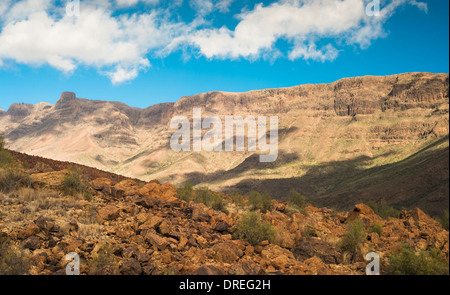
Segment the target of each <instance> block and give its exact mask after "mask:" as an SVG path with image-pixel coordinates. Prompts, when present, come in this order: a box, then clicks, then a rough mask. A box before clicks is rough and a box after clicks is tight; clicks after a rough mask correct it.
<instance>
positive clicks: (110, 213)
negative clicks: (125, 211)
mask: <svg viewBox="0 0 450 295" xmlns="http://www.w3.org/2000/svg"><path fill="white" fill-rule="evenodd" d="M119 215H120V209H119V208H117V207H116V206H114V205H108V206H106V207H103V208H101V209H99V210H98V216H99V217H100V219H101V220H103V221H110V220H115V219H117V218H118V217H119Z"/></svg>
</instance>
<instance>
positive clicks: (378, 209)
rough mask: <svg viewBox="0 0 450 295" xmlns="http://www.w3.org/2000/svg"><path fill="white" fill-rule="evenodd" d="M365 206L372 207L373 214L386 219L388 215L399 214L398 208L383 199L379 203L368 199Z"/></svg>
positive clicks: (395, 215)
mask: <svg viewBox="0 0 450 295" xmlns="http://www.w3.org/2000/svg"><path fill="white" fill-rule="evenodd" d="M367 206H369V207H370V208H372V210H373V211H374V212H375V214H377V215H378V216H380V217H381V218H383V219H388V218H389V217H393V218H398V217H399V216H400V210H398V209H396V208H395V207H393V206H390V205H389V204H387V203H386V202H385V201H381V202H380V203H379V204H376V203H374V202H372V201H369V202H367Z"/></svg>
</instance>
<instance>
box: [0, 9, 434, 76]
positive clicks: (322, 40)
mask: <svg viewBox="0 0 450 295" xmlns="http://www.w3.org/2000/svg"><path fill="white" fill-rule="evenodd" d="M139 2H141V3H146V4H149V5H151V6H149V7H151V9H146V11H145V12H136V13H135V14H132V15H129V14H128V13H124V14H120V13H119V14H117V13H115V12H116V10H115V9H116V8H117V7H132V6H133V5H136V4H138V3H139ZM233 2H234V1H233V0H190V2H189V3H190V5H191V7H193V9H195V11H196V12H197V17H196V18H195V19H194V21H192V23H189V24H188V23H185V22H183V21H182V19H181V17H180V15H177V14H176V13H175V12H173V11H172V10H171V9H169V8H168V7H166V8H165V9H164V8H162V7H160V6H158V3H159V4H161V1H160V0H110V1H101V0H83V1H81V14H80V16H79V17H71V16H68V15H67V14H65V8H64V7H57V6H56V5H55V3H56V2H55V0H21V1H11V0H0V66H1V65H2V64H4V61H6V60H8V61H14V62H16V63H21V64H26V65H37V66H40V65H45V64H47V65H50V66H52V67H54V68H56V69H58V70H60V71H62V72H65V73H69V74H70V73H72V72H73V71H75V70H76V69H77V68H78V67H79V66H88V67H93V68H96V69H97V70H98V71H99V73H101V74H103V75H105V76H107V77H109V78H110V79H111V82H112V83H113V84H120V83H123V82H126V81H129V80H133V79H135V78H136V77H137V76H138V75H139V73H141V72H143V71H147V70H148V69H149V68H150V60H149V59H151V58H152V57H155V56H158V57H164V55H167V54H170V53H171V52H173V51H175V50H178V49H188V48H193V49H194V50H195V51H196V52H198V53H199V54H201V55H203V56H205V57H207V58H209V59H213V58H218V59H238V58H246V59H249V60H255V59H259V58H263V59H269V60H271V59H272V60H273V59H275V58H278V57H280V56H287V57H288V58H289V59H290V60H297V59H304V60H313V61H318V62H326V61H333V60H335V59H336V58H337V57H338V55H339V52H340V51H341V50H344V49H345V48H343V46H346V45H358V46H360V47H361V48H363V49H364V48H367V47H368V46H370V45H371V43H372V42H373V41H374V40H376V39H379V38H382V37H385V36H386V35H387V33H386V31H385V29H384V24H385V22H386V21H387V20H388V19H389V18H390V17H391V16H392V15H393V14H394V13H395V11H396V10H397V8H398V7H399V6H401V5H404V4H410V5H413V6H416V7H418V8H419V9H421V10H423V11H424V12H427V10H428V7H427V5H426V4H425V3H422V2H419V1H417V0H385V1H381V2H382V3H384V4H383V7H382V9H381V11H380V16H378V17H374V16H368V15H366V13H365V5H366V4H367V3H368V2H369V0H340V1H336V0H280V1H278V2H275V3H273V4H271V5H268V6H263V5H262V4H259V5H256V6H255V7H254V8H253V9H250V10H246V11H244V12H242V13H241V14H239V15H237V16H236V17H237V18H238V20H239V23H238V24H237V26H236V27H235V28H234V29H230V28H227V27H225V26H223V27H213V22H206V21H205V20H204V17H206V16H207V15H209V14H211V13H217V12H220V13H225V12H227V11H229V8H230V7H231V4H233ZM177 3H181V2H177ZM161 5H162V4H161ZM170 7H172V6H170ZM246 9H248V8H246ZM200 28H201V29H200ZM279 40H285V41H287V43H288V44H290V48H289V50H288V52H282V51H281V50H280V49H279V48H277V47H276V44H277V42H278V41H279Z"/></svg>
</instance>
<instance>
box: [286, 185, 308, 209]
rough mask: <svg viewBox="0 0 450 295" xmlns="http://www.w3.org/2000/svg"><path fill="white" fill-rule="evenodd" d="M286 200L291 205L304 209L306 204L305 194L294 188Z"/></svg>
mask: <svg viewBox="0 0 450 295" xmlns="http://www.w3.org/2000/svg"><path fill="white" fill-rule="evenodd" d="M287 199H288V202H289V203H290V204H291V206H294V207H296V208H297V209H300V210H302V209H304V208H305V206H306V199H305V196H303V195H302V194H300V193H298V192H297V191H295V189H293V188H292V189H291V190H290V191H289V194H288V198H287Z"/></svg>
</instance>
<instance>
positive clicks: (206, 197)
mask: <svg viewBox="0 0 450 295" xmlns="http://www.w3.org/2000/svg"><path fill="white" fill-rule="evenodd" d="M194 195H195V201H196V202H197V203H203V204H205V205H206V206H208V207H211V208H213V209H214V210H218V211H222V212H224V213H226V214H228V213H229V212H228V209H227V208H226V204H225V200H224V199H223V197H222V196H220V195H218V194H215V193H213V192H211V191H210V190H209V189H208V188H206V187H205V188H201V189H196V190H195V191H194Z"/></svg>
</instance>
